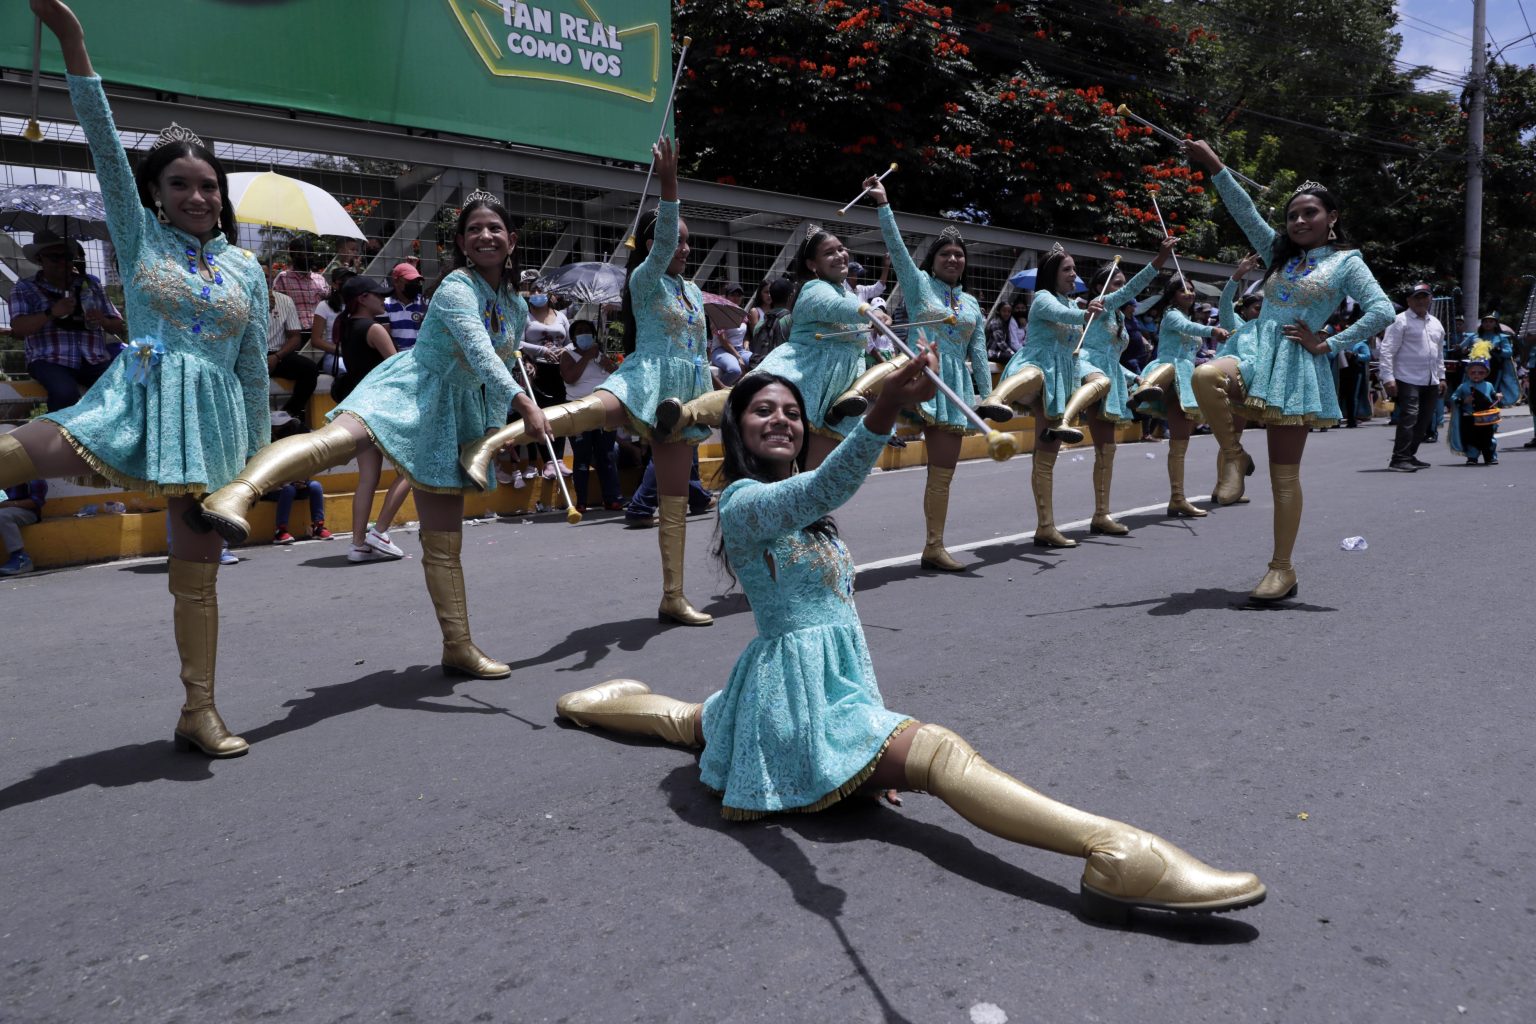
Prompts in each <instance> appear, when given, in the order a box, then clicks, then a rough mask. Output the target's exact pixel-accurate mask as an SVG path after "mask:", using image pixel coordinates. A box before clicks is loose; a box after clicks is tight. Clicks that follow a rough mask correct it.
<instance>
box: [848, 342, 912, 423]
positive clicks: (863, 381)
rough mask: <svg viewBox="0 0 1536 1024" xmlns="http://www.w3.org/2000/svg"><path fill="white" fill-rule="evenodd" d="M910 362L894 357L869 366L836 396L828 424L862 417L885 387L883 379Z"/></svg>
mask: <svg viewBox="0 0 1536 1024" xmlns="http://www.w3.org/2000/svg"><path fill="white" fill-rule="evenodd" d="M910 361H911V360H910V359H909V358H908V357H907V356H906V355H905V354H902V355H895V356H892V357H890V358H889V359H882V360H880V362H878V363H876V364H875V365H874V366H871V367H870V368H869V369H867V370H865V371H864V372H863V373H861V374H859V376H858V377H857V378H856V379H855V380H854V382H853V385H852V386H851V387H850V388H849V389H848V390H847V391H844V392H843V393H842V394H841V395H838V396H837V401H835V402H833V403H832V411H831V412H830V413H829V414H828V415H827V422H828V423H837V422H839V421H840V420H844V419H847V418H848V417H850V416H862V415H863V414H864V412H865V410H867V409H868V408H869V403H870V402H873V401H874V400H875V399H876V398H878V397H879V395H880V389H881V388H882V387H884V386H885V379H886V378H887V377H889V376H890V375H891V374H893V373H895V372H896V371H897V370H899V369H901V368H902V367H903V366H906V365H907V363H908V362H910Z"/></svg>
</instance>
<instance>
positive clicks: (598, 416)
mask: <svg viewBox="0 0 1536 1024" xmlns="http://www.w3.org/2000/svg"><path fill="white" fill-rule="evenodd" d="M544 418H545V419H546V420H548V421H549V436H550V437H574V436H576V435H577V434H585V433H586V432H587V431H589V430H596V429H598V428H599V427H601V426H602V425H603V424H604V423H606V422H607V421H608V410H607V409H605V408H604V407H603V401H602V399H600V398H598V397H597V395H595V394H592V395H587V396H586V397H585V398H578V399H575V400H574V401H570V402H561V403H560V404H559V405H552V406H550V407H549V408H547V409H545V410H544ZM543 440H544V439H543V438H542V437H529V436H528V424H527V423H525V422H524V421H523V420H518V421H517V422H515V423H508V424H507V425H506V426H504V427H502V428H501V429H500V430H497V431H494V432H492V433H489V434H487V435H485V436H484V437H482V438H480V439H479V440H478V441H470V442H468V443H466V444H465V445H464V446H463V447H461V448H460V449H459V466H460V467H461V468H463V470H464V473H465V475H466V476H468V477H469V478H470V480H472V481H474V484H475V486H476V487H478V488H480V489H481V490H482V491H483V490H485V489H486V487H488V486H489V485H490V480H489V477H490V473H491V460H492V459H494V458H495V457H496V453H497V452H499V451H501V450H502V449H503V448H506V447H509V446H511V445H517V444H525V443H527V444H538V443H540V442H542V441H543Z"/></svg>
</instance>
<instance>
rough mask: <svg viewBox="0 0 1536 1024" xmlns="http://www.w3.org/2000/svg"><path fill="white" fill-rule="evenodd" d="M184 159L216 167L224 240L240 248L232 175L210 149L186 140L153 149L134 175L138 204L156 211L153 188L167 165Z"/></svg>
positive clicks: (215, 174) (220, 223)
mask: <svg viewBox="0 0 1536 1024" xmlns="http://www.w3.org/2000/svg"><path fill="white" fill-rule="evenodd" d="M184 156H190V157H192V158H193V159H196V160H201V161H203V162H204V163H206V164H207V165H208V166H209V167H212V168H213V176H214V177H215V178H217V179H218V181H219V202H220V203H221V204H223V205H221V206H220V207H219V230H220V231H222V232H224V240H225V241H227V242H228V243H229V244H230V245H239V244H240V228H239V227H238V226H237V225H236V224H235V204H234V203H233V202H232V201H231V200H230V198H229V175H227V174H225V173H224V165H223V164H222V163H220V162H219V158H218V157H216V156H214V155H213V150H211V149H209V148H208V147H207V146H204V145H202V144H200V143H196V142H191V141H185V142H171V143H167V144H166V145H164V146H161V147H160V148H159V149H152V150H150V151H149V156H147V157H145V158H144V159H143V160H142V161H140V163H139V167H138V170H136V171H135V172H134V174H133V180H134V181H135V182H136V183H137V184H138V186H139V202H141V203H143V204H144V208H145V209H147V210H153V209H154V208H155V193H154V190H153V188H152V186H154V185H156V184H158V183H159V181H160V175H161V173H162V172H163V171H164V170H165V169H166V167H167V166H168V165H170V164H171V163H173V162H175V161H177V160H179V159H181V158H182V157H184Z"/></svg>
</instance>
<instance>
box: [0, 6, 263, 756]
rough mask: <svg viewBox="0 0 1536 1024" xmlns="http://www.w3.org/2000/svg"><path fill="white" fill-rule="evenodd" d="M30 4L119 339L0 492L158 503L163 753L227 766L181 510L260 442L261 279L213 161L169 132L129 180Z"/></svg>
mask: <svg viewBox="0 0 1536 1024" xmlns="http://www.w3.org/2000/svg"><path fill="white" fill-rule="evenodd" d="M31 6H32V11H33V13H34V14H36V15H37V16H38V17H39V18H40V19H42V21H43V24H45V25H47V26H48V29H49V30H50V31H51V32H52V33H53V34H54V35H55V36H56V37H58V40H59V45H60V47H61V48H62V49H63V52H64V67H65V70H66V71H67V72H68V83H69V92H70V98H71V100H72V101H73V102H74V106H75V111H76V113H77V114H78V115H79V118H80V125H81V127H82V129H84V131H85V136H86V141H87V142H88V143H89V144H90V147H91V155H92V157H93V159H94V160H95V164H96V174H97V177H98V178H99V179H100V182H101V190H102V194H103V200H104V202H105V205H106V210H107V224H108V227H109V228H110V230H111V233H112V241H113V245H114V246H115V248H116V251H117V260H118V267H119V268H120V270H121V271H122V278H123V288H124V293H125V296H126V299H127V302H126V310H127V314H128V322H129V323H130V324H131V325H132V327H133V330H134V334H133V335H132V337H131V340H130V342H129V345H128V348H127V349H126V350H125V351H124V352H123V354H122V355H121V356H120V357H119V358H118V359H116V360H114V361H113V362H112V364H111V365H110V366H109V367H108V368H107V370H106V371H105V373H103V375H102V376H101V378H100V379H99V380H98V381H97V382H96V383H95V384H94V385H92V387H91V388H90V390H88V391H87V392H86V393H85V395H84V396H82V397H81V399H80V401H79V402H78V403H77V404H76V405H73V406H71V407H69V408H67V409H62V410H60V411H58V412H53V413H49V414H47V415H45V416H43V417H40V418H39V419H36V420H34V421H32V422H31V423H29V424H27V425H25V426H23V427H20V428H19V429H17V430H15V431H14V432H12V433H10V434H5V435H0V488H4V487H11V486H14V485H16V484H20V483H25V482H27V481H29V480H33V479H37V478H42V477H89V476H92V475H96V476H100V477H105V478H106V479H107V480H109V481H111V482H112V483H113V484H116V485H118V486H120V487H126V488H129V489H132V490H138V491H145V492H148V493H150V494H155V495H162V496H164V497H165V498H166V499H167V505H168V507H169V512H168V515H169V519H170V523H169V525H170V549H171V551H170V559H169V560H168V562H167V568H168V574H169V577H170V591H171V595H172V597H173V598H174V599H175V606H174V608H175V610H174V613H173V621H174V624H175V634H176V647H177V650H178V652H179V654H180V656H181V681H182V685H183V687H184V689H185V691H186V701H185V703H184V704H183V705H182V709H181V716H180V718H179V719H178V720H177V722H176V729H175V733H174V737H175V742H176V746H177V747H178V748H181V749H192V748H196V749H197V750H200V751H202V752H203V753H204V754H207V755H208V756H210V757H234V756H236V755H239V754H243V753H245V751H246V743H245V741H244V740H242V739H241V738H240V737H238V736H233V735H231V734H230V732H229V730H228V729H227V728H225V725H224V722H223V720H222V719H221V718H220V717H219V712H218V709H217V708H216V707H215V706H214V670H215V661H216V654H217V647H218V629H219V607H218V596H217V592H216V577H217V573H218V567H219V551H220V548H221V547H222V545H221V544H220V543H219V538H217V537H206V536H202V535H200V534H198V533H196V532H195V531H193V530H192V529H189V528H188V527H187V525H186V524H185V523H183V522H182V519H181V516H182V514H183V513H185V512H187V511H189V510H192V509H194V508H195V499H196V498H197V497H199V496H201V495H202V494H204V493H206V492H207V491H208V490H211V489H213V488H216V487H219V486H220V485H222V484H224V483H226V482H227V481H228V480H229V479H230V477H232V476H234V474H235V473H236V471H238V470H239V468H240V466H241V464H242V463H243V462H244V461H245V459H246V458H248V457H249V456H250V455H252V454H254V453H255V452H256V451H257V450H258V449H260V448H261V446H262V445H264V444H266V442H267V439H268V435H269V424H270V420H269V418H268V415H267V385H268V381H267V354H266V348H267V346H266V336H267V318H268V309H269V307H268V302H267V290H266V288H267V284H266V275H265V274H264V273H263V271H262V268H261V266H260V264H258V263H257V262H256V259H255V257H253V256H252V255H251V254H250V253H248V252H246V251H244V250H243V249H239V248H237V247H236V246H235V245H233V244H232V242H231V239H234V238H236V237H237V235H236V228H235V217H234V210H233V209H232V207H231V206H230V205H229V204H228V203H227V202H226V201H225V196H226V195H227V194H228V188H227V179H226V177H225V173H224V168H223V166H222V165H221V164H220V163H219V160H218V158H217V157H215V156H214V154H213V153H212V152H211V151H210V150H209V149H208V148H207V147H206V146H204V145H203V143H202V142H201V140H199V139H198V138H197V137H196V136H195V135H193V134H192V133H191V132H189V131H187V130H186V129H185V128H181V127H179V126H176V125H172V126H171V127H170V128H168V129H166V130H165V131H163V132H161V133H160V138H159V139H158V140H157V141H156V143H155V145H154V147H153V148H152V149H151V150H150V152H149V155H148V156H146V157H145V158H144V159H143V161H142V162H141V163H140V164H139V169H138V172H137V174H135V173H134V171H133V170H132V169H131V168H130V167H129V165H128V157H127V155H126V154H125V153H124V151H123V147H122V143H121V142H120V141H119V139H118V135H117V131H116V129H115V128H114V127H113V124H112V112H111V110H110V109H109V108H108V106H107V97H106V93H105V92H104V91H103V90H102V86H101V79H99V78H97V77H96V74H95V71H94V70H93V69H92V67H91V59H90V56H89V54H88V53H87V52H86V47H85V33H84V31H83V30H82V29H81V27H80V22H79V21H78V20H77V19H76V18H75V15H74V13H73V12H72V11H70V9H69V8H68V7H67V6H65V5H64V4H63V3H61V2H59V0H32V5H31ZM281 482H282V483H287V480H284V481H281Z"/></svg>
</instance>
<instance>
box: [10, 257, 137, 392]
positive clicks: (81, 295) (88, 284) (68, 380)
mask: <svg viewBox="0 0 1536 1024" xmlns="http://www.w3.org/2000/svg"><path fill="white" fill-rule="evenodd" d="M22 251H23V253H24V254H25V255H26V257H27V259H29V260H32V261H34V262H36V263H38V264H40V265H41V267H42V269H41V270H39V271H38V272H37V273H36V274H34V275H33V276H31V277H24V278H22V279H21V280H19V281H17V282H16V286H15V287H14V288H13V289H12V290H11V297H10V300H9V301H10V308H11V334H12V335H13V336H14V337H17V338H22V339H25V341H26V361H27V373H29V374H31V376H32V379H33V380H35V381H37V382H38V383H39V384H41V385H42V386H43V390H44V391H46V392H47V393H48V411H49V412H56V411H58V410H59V409H65V408H68V407H69V406H71V405H74V404H75V403H76V402H78V401H80V395H81V393H82V392H84V391H85V390H86V389H87V388H89V387H90V386H91V385H92V384H95V383H96V381H97V379H98V378H99V377H101V375H102V374H103V373H105V372H106V369H107V367H108V366H109V365H111V363H112V357H113V355H114V353H113V352H111V351H109V349H108V347H107V346H108V341H109V339H108V337H107V334H108V332H112V333H117V334H121V333H123V332H124V330H125V329H126V325H125V324H124V323H123V317H122V314H120V313H119V312H118V311H117V307H115V306H113V305H112V302H111V300H109V299H108V298H107V293H106V292H105V291H103V290H102V287H101V282H100V281H98V280H96V279H95V278H94V277H92V276H90V275H89V274H86V273H84V272H82V271H79V270H76V268H75V265H74V264H75V260H76V258H77V257H78V258H83V257H84V250H82V249H81V248H80V244H79V243H78V242H71V241H69V240H67V239H64V238H60V237H59V236H58V235H55V234H54V233H53V232H51V231H39V232H38V233H37V234H36V235H34V236H33V241H32V244H31V245H28V246H26V247H25V248H24V249H23V250H22Z"/></svg>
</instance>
